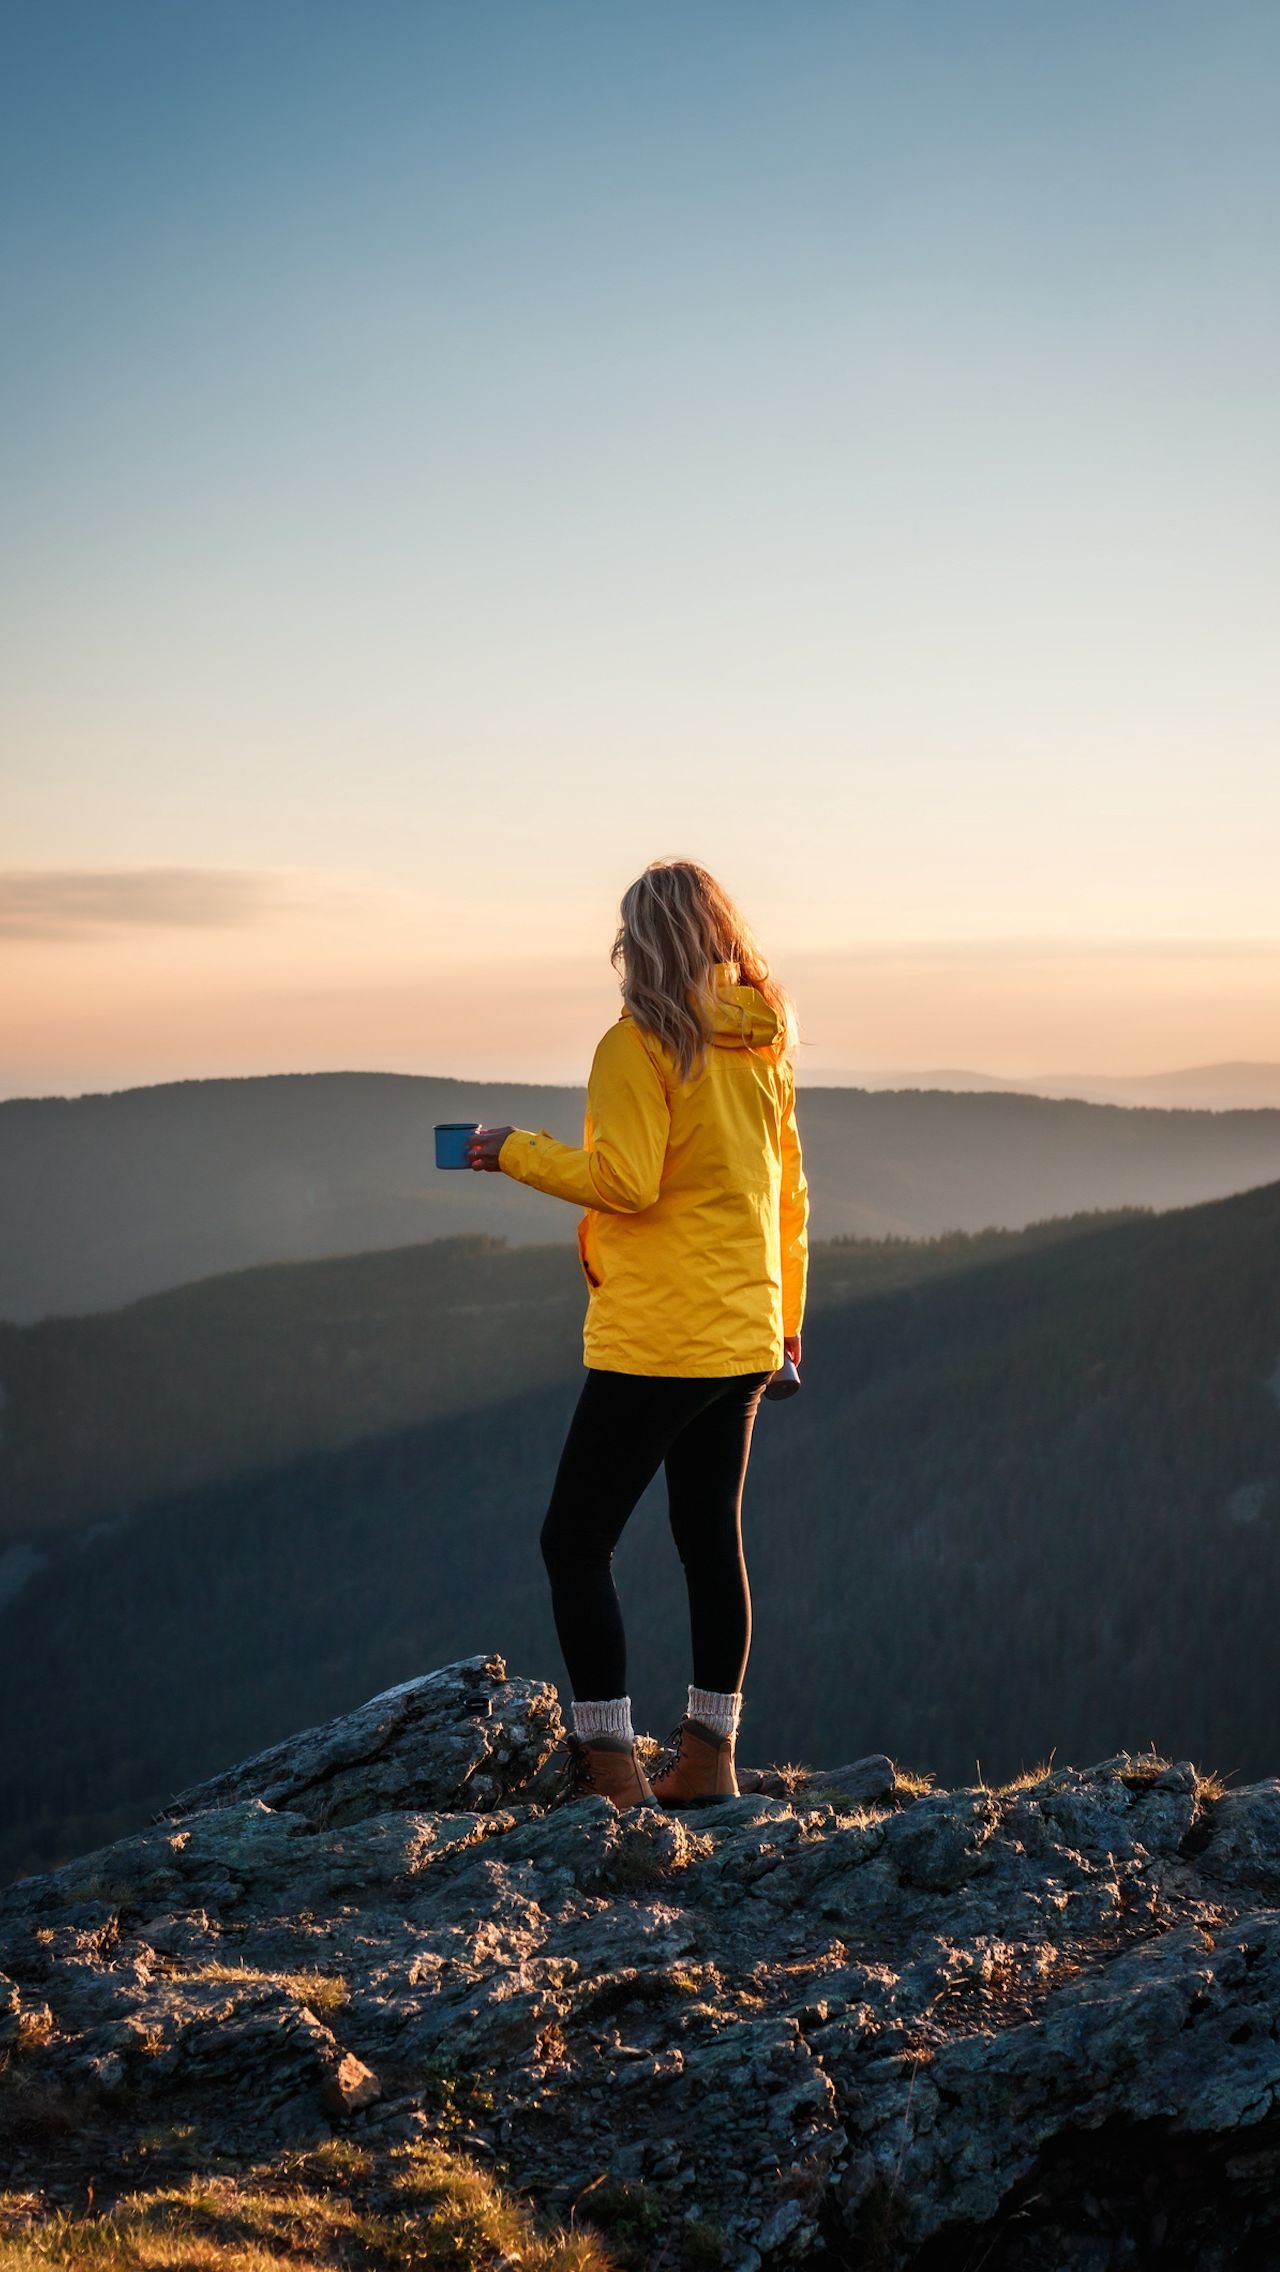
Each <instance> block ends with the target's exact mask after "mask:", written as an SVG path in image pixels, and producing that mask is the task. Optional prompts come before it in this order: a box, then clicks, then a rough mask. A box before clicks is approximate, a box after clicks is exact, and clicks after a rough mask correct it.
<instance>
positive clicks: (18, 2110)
mask: <svg viewBox="0 0 1280 2272" xmlns="http://www.w3.org/2000/svg"><path fill="white" fill-rule="evenodd" d="M561 1737H562V1729H561V1722H560V1713H559V1706H558V1700H557V1697H556V1692H555V1690H554V1689H553V1688H551V1687H549V1686H547V1685H546V1684H543V1683H538V1682H534V1681H528V1680H518V1679H508V1677H507V1674H506V1668H505V1666H504V1664H503V1662H502V1660H501V1659H500V1658H497V1657H491V1658H480V1657H477V1658H473V1659H469V1660H467V1661H466V1662H464V1663H462V1664H458V1665H451V1666H448V1667H446V1668H445V1669H444V1670H442V1671H440V1672H436V1673H432V1674H430V1675H428V1676H427V1677H425V1678H424V1679H421V1680H415V1681H409V1682H406V1683H405V1684H403V1685H402V1686H401V1687H399V1688H395V1689H391V1690H389V1691H388V1692H387V1693H386V1694H385V1695H382V1696H378V1697H375V1698H373V1699H372V1701H371V1702H370V1703H368V1704H366V1705H365V1706H363V1707H362V1708H361V1710H359V1711H357V1712H353V1713H351V1714H349V1715H346V1716H345V1717H343V1718H341V1719H338V1720H334V1721H332V1722H330V1723H329V1724H328V1725H327V1726H325V1727H322V1728H317V1729H312V1730H309V1731H308V1732H306V1733H305V1734H303V1735H300V1736H298V1737H297V1738H296V1739H294V1740H293V1741H292V1742H289V1743H285V1744H279V1745H276V1746H275V1747H273V1748H272V1749H271V1750H270V1751H267V1752H263V1753H261V1754H260V1755H259V1756H258V1757H257V1758H255V1759H251V1760H248V1761H245V1762H244V1763H243V1764H242V1765H240V1766H238V1767H236V1768H234V1769H233V1770H231V1771H230V1772H229V1773H227V1774H226V1775H222V1776H219V1777H217V1778H215V1779H214V1780H213V1781H211V1782H208V1783H205V1784H202V1785H200V1786H198V1787H196V1788H194V1789H192V1790H190V1791H186V1792H184V1793H182V1794H181V1795H180V1796H179V1797H178V1798H177V1799H175V1800H174V1801H173V1802H172V1804H171V1805H170V1806H169V1807H167V1808H166V1809H165V1810H164V1813H163V1814H162V1815H161V1816H159V1817H157V1818H156V1820H155V1821H154V1822H153V1823H152V1824H151V1825H149V1826H148V1827H147V1828H146V1829H144V1830H142V1831H140V1832H139V1833H138V1834H137V1835H135V1836H132V1837H129V1838H124V1839H121V1840H119V1841H117V1843H116V1844H114V1845H112V1846H109V1847H105V1848H103V1849H101V1850H100V1851H99V1852H97V1853H94V1854H89V1855H86V1856H84V1857H82V1858H81V1859H78V1860H76V1861H74V1862H70V1863H68V1864H66V1865H65V1866H64V1867H63V1868H61V1869H58V1870H56V1871H53V1872H51V1873H49V1874H47V1875H42V1876H39V1877H33V1878H24V1879H21V1880H20V1881H18V1883H16V1884H14V1885H11V1886H9V1887H8V1888H6V1889H5V1890H4V1891H3V1892H0V2069H2V2070H3V2071H2V2072H0V2165H3V2166H4V2170H5V2175H4V2178H3V2183H5V2184H7V2185H12V2186H18V2185H21V2186H23V2187H26V2188H28V2189H30V2188H31V2187H32V2186H33V2185H35V2186H36V2187H37V2188H41V2189H43V2198H44V2199H45V2200H46V2201H47V2202H48V2203H49V2204H51V2205H52V2204H55V2203H56V2202H58V2201H59V2200H60V2199H63V2198H68V2199H69V2198H71V2197H72V2195H73V2193H77V2192H78V2194H79V2195H80V2196H81V2197H82V2196H83V2191H84V2187H85V2184H86V2181H88V2180H91V2181H92V2183H93V2185H94V2189H95V2191H94V2197H95V2199H96V2201H97V2203H98V2204H99V2206H101V2205H102V2203H103V2202H104V2200H106V2199H108V2198H109V2197H110V2194H111V2190H112V2185H113V2182H117V2180H116V2179H115V2178H114V2177H113V2172H115V2171H116V2169H117V2166H118V2165H119V2167H120V2171H121V2174H120V2176H119V2179H118V2185H119V2186H123V2184H124V2183H125V2181H126V2178H125V2172H124V2162H123V2161H122V2159H121V2154H122V2142H123V2141H125V2140H127V2139H128V2138H129V2137H130V2136H132V2135H136V2134H137V2133H138V2131H139V2130H140V2129H142V2128H146V2129H147V2130H148V2131H149V2133H150V2134H151V2135H152V2136H153V2137H154V2136H155V2134H156V2129H157V2125H169V2126H172V2127H173V2128H174V2129H175V2130H176V2129H178V2128H181V2130H182V2133H183V2136H184V2138H185V2140H186V2146H185V2151H186V2154H187V2158H188V2160H189V2159H190V2156H191V2152H192V2151H193V2150H194V2151H196V2152H197V2154H201V2155H203V2156H205V2157H206V2159H208V2160H209V2162H210V2164H211V2165H212V2163H213V2162H214V2161H219V2162H220V2164H221V2166H226V2165H227V2164H228V2162H233V2161H234V2159H235V2157H237V2156H239V2155H246V2156H247V2155H250V2154H252V2155H254V2156H256V2157H258V2158H259V2159H260V2158H261V2156H262V2154H263V2152H264V2151H268V2150H270V2149H271V2147H272V2146H273V2145H278V2146H279V2147H280V2148H282V2149H283V2148H285V2147H289V2146H294V2145H300V2144H307V2143H310V2142H312V2141H315V2140H319V2139H323V2138H325V2137H328V2136H330V2135H332V2134H333V2133H334V2132H335V2131H337V2132H340V2133H341V2134H344V2135H351V2136H353V2137H359V2138H361V2139H362V2140H365V2141H366V2142H369V2143H373V2144H376V2143H377V2142H378V2141H383V2142H385V2143H386V2144H387V2145H388V2146H389V2145H390V2144H391V2143H392V2142H393V2141H395V2140H397V2139H403V2138H405V2137H407V2136H411V2135H413V2134H414V2133H415V2132H418V2131H421V2130H423V2129H425V2128H432V2127H435V2126H441V2127H446V2126H447V2128H448V2130H449V2133H450V2135H451V2136H452V2137H453V2138H454V2139H455V2140H456V2141H461V2142H462V2143H463V2144H464V2145H467V2146H469V2148H470V2150H471V2151H473V2152H474V2153H475V2154H476V2155H477V2156H479V2157H483V2158H484V2160H485V2162H486V2164H487V2166H489V2167H491V2168H497V2169H498V2170H500V2171H501V2172H502V2173H504V2174H505V2175H506V2176H507V2177H508V2178H509V2180H510V2182H511V2183H512V2184H513V2185H514V2186H516V2187H517V2188H519V2189H520V2190H522V2191H525V2192H527V2193H529V2194H530V2195H532V2197H533V2198H534V2199H535V2200H536V2201H537V2202H538V2203H539V2204H541V2205H542V2206H544V2207H545V2208H546V2209H547V2210H548V2211H550V2212H551V2213H553V2214H554V2215H555V2216H556V2217H558V2218H560V2219H561V2220H563V2219H565V2218H566V2217H568V2216H569V2214H570V2213H571V2212H572V2213H574V2214H575V2215H577V2216H578V2217H579V2218H580V2219H582V2218H588V2217H590V2215H591V2213H592V2201H593V2197H595V2198H599V2197H600V2189H601V2187H602V2186H603V2185H604V2184H605V2183H606V2181H607V2184H608V2186H609V2187H610V2188H612V2191H613V2194H614V2196H615V2198H616V2196H617V2193H618V2189H619V2188H623V2189H624V2190H625V2191H626V2192H627V2196H628V2198H631V2199H633V2200H634V2201H643V2203H644V2206H645V2218H644V2230H645V2232H646V2234H647V2236H648V2237H647V2239H646V2243H645V2248H646V2253H645V2257H644V2261H646V2262H649V2263H652V2264H654V2265H672V2266H676V2265H680V2264H683V2263H686V2262H692V2261H695V2255H694V2254H693V2253H686V2251H692V2247H693V2242H692V2239H691V2236H694V2235H696V2236H697V2251H698V2253H697V2254H696V2261H699V2262H702V2263H711V2262H715V2261H717V2260H718V2261H721V2262H723V2263H724V2264H725V2265H726V2266H727V2267H730V2268H732V2267H741V2268H743V2272H756V2268H757V2267H758V2266H761V2265H767V2266H775V2265H776V2266H784V2265H788V2264H797V2263H804V2262H808V2261H814V2262H818V2261H821V2260H823V2259H824V2258H825V2259H826V2260H827V2261H829V2262H832V2263H834V2264H848V2265H853V2264H857V2265H867V2266H885V2267H897V2266H903V2267H906V2266H915V2265H919V2266H920V2267H922V2268H924V2267H937V2268H941V2267H943V2266H950V2265H953V2264H954V2265H956V2266H960V2265H963V2264H967V2263H974V2264H976V2263H978V2262H981V2263H982V2264H983V2265H984V2267H985V2268H986V2272H998V2268H1000V2267H1015V2266H1016V2267H1027V2268H1030V2267H1037V2268H1043V2272H1048V2268H1050V2267H1061V2266H1066V2265H1070V2266H1072V2267H1077V2266H1079V2267H1086V2268H1088V2272H1107V2268H1110V2267H1112V2266H1116V2267H1120V2266H1128V2265H1141V2264H1145V2263H1148V2262H1150V2263H1153V2264H1155V2263H1159V2264H1162V2265H1166V2264H1167V2265H1182V2264H1186V2265H1189V2266H1191V2265H1194V2266H1207V2267H1212V2266H1221V2267H1223V2272H1226V2267H1228V2266H1235V2265H1238V2264H1244V2263H1256V2264H1258V2265H1262V2264H1270V2263H1273V2262H1280V2193H1278V2187H1277V2177H1278V2175H1280V2112H1278V2107H1280V1908H1278V1906H1277V1905H1278V1904H1280V1782H1267V1783H1261V1784H1257V1785H1255V1786H1253V1787H1252V1788H1249V1789H1243V1790H1237V1791H1232V1792H1229V1793H1223V1791H1222V1789H1221V1786H1220V1785H1218V1784H1217V1783H1216V1782H1214V1781H1212V1780H1211V1779H1210V1778H1208V1777H1206V1776H1204V1775H1202V1774H1201V1773H1200V1772H1199V1771H1198V1770H1197V1768H1196V1767H1195V1766H1194V1765H1192V1763H1191V1762H1189V1761H1180V1762H1177V1763H1174V1764H1168V1763H1166V1762H1163V1761H1160V1760H1157V1759H1154V1758H1152V1757H1149V1756H1134V1755H1130V1754H1127V1753H1126V1754H1120V1755H1119V1756H1117V1757H1116V1758H1114V1759H1109V1760H1105V1761H1103V1762H1101V1763H1100V1764H1098V1765H1096V1766H1093V1767H1089V1768H1083V1769H1076V1768H1059V1769H1056V1770H1054V1771H1052V1772H1049V1773H1045V1774H1044V1775H1042V1776H1040V1777H1039V1778H1038V1779H1037V1780H1033V1781H1028V1782H1026V1783H1024V1784H1023V1785H1021V1786H1020V1787H1016V1788H1015V1787H1011V1788H1009V1789H1007V1790H1005V1791H1002V1792H997V1791H992V1790H989V1789H987V1788H986V1787H985V1786H981V1785H979V1786H975V1787H972V1788H969V1789H964V1790H956V1791H934V1790H928V1789H925V1790H921V1789H920V1787H919V1785H918V1784H917V1783H910V1784H908V1783H906V1782H901V1781H899V1780H898V1778H897V1776H896V1773H895V1770H894V1768H893V1765H892V1763H891V1762H890V1761H889V1760H887V1759H871V1760H863V1761H857V1762H854V1763H852V1764H851V1765H850V1766H848V1767H845V1768H841V1769H838V1770H831V1771H828V1772H826V1773H815V1774H814V1775H812V1776H809V1777H798V1776H796V1775H795V1774H794V1773H790V1772H789V1773H788V1774H786V1775H783V1774H782V1773H780V1772H778V1771H774V1772H772V1773H770V1772H769V1771H766V1770H761V1771H759V1772H758V1773H757V1774H755V1775H754V1776H750V1777H748V1776H745V1775H744V1777H743V1780H744V1782H749V1783H751V1784H752V1785H753V1786H754V1787H752V1788H750V1789H748V1790H745V1791H744V1795H743V1796H742V1797H741V1798H740V1799H737V1800H731V1801H729V1802H728V1803H726V1804H723V1805H720V1806H718V1807H716V1808H714V1809H703V1810H701V1811H699V1812H697V1813H695V1814H686V1815H675V1814H668V1813H663V1812H662V1811H661V1810H658V1809H645V1810H641V1811H638V1812H635V1813H629V1814H624V1815H619V1814H618V1813H617V1812H616V1811H615V1810H614V1808H613V1807H611V1806H610V1805H609V1804H608V1803H607V1802H605V1801H603V1800H598V1799H587V1800H578V1801H575V1802H573V1803H564V1802H563V1801H561V1800H560V1798H559V1796H558V1792H559V1782H558V1765H559V1761H558V1749H559V1746H560V1743H561ZM192 2140H194V2141H195V2146H194V2149H193V2147H192V2143H191V2141H192ZM51 2141H52V2142H53V2144H52V2145H51V2143H50V2142H51ZM54 2148H56V2150H54ZM125 2159H126V2160H127V2157H125ZM130 2181H133V2180H132V2179H131V2180H130ZM717 2251H718V2252H719V2254H718V2256H717Z"/></svg>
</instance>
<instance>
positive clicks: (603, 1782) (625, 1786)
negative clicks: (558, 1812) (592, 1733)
mask: <svg viewBox="0 0 1280 2272" xmlns="http://www.w3.org/2000/svg"><path fill="white" fill-rule="evenodd" d="M565 1749H566V1750H567V1752H568V1754H569V1765H568V1774H567V1777H566V1787H565V1794H564V1795H565V1797H566V1798H567V1799H581V1798H586V1797H587V1796H588V1795H594V1796H595V1797H596V1798H598V1799H611V1800H612V1801H613V1804H614V1805H615V1807H618V1808H619V1809H624V1808H626V1807H651V1806H652V1805H653V1803H654V1801H653V1792H652V1791H651V1790H650V1788H649V1778H648V1776H647V1775H646V1774H645V1771H644V1769H643V1767H642V1766H641V1765H640V1762H639V1760H638V1759H637V1758H636V1751H635V1745H634V1743H628V1742H627V1741H626V1740H625V1738H624V1737H622V1736H597V1737H596V1740H595V1742H594V1743H584V1742H583V1741H582V1739H581V1737H580V1736H566V1738H565Z"/></svg>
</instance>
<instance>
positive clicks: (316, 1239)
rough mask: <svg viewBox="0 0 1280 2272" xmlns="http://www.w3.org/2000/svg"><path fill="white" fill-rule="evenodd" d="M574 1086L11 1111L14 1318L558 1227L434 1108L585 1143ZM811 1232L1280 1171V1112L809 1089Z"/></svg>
mask: <svg viewBox="0 0 1280 2272" xmlns="http://www.w3.org/2000/svg"><path fill="white" fill-rule="evenodd" d="M582 1106H583V1098H582V1093H581V1091H579V1090H575V1089H572V1088H536V1087H520V1086H515V1085H511V1084H485V1083H480V1082H460V1081H442V1080H434V1079H429V1078H426V1077H423V1078H418V1077H415V1076H411V1075H407V1074H406V1075H400V1074H390V1073H312V1074H280V1075H274V1076H270V1077H264V1078H261V1079H245V1080H207V1081H178V1082H171V1083H165V1084H162V1085H160V1086H157V1087H153V1088H141V1089H125V1090H121V1091H118V1092H114V1093H110V1094H104V1095H97V1096H85V1097H73V1098H62V1097H44V1098H11V1099H9V1100H7V1101H6V1102H3V1103H0V1318H7V1319H10V1320H12V1321H14V1322H16V1323H26V1322H30V1321H32V1320H35V1319H38V1318H43V1317H47V1316H75V1315H81V1314H84V1313H89V1312H96V1311H103V1310H109V1309H113V1308H115V1307H117V1306H118V1305H119V1304H120V1303H123V1302H128V1301H132V1300H133V1299H135V1298H136V1297H138V1296H140V1295H145V1294H150V1293H155V1292H159V1291H161V1290H163V1289H165V1288H178V1287H182V1286H185V1285H187V1284H189V1283H190V1282H191V1281H192V1280H195V1279H200V1278H208V1277H213V1276H216V1275H218V1274H220V1273H222V1272H225V1271H228V1270H234V1269H238V1268H242V1267H246V1266H250V1265H255V1264H260V1263H268V1262H278V1261H285V1260H297V1261H309V1260H316V1259H319V1258H321V1257H324V1256H342V1255H355V1254H360V1253H365V1252H369V1251H373V1250H379V1249H394V1248H399V1247H404V1246H407V1245H417V1244H421V1243H423V1242H425V1241H428V1240H433V1239H439V1238H445V1237H449V1236H451V1235H454V1234H457V1233H466V1232H480V1233H488V1234H491V1235H497V1236H500V1237H502V1238H505V1239H507V1240H509V1241H510V1242H512V1243H513V1244H517V1243H518V1244H524V1245H540V1244H545V1243H546V1242H548V1241H556V1240H559V1241H564V1242H567V1244H568V1246H569V1247H570V1249H571V1248H572V1237H571V1217H570V1214H569V1211H568V1210H567V1209H566V1208H565V1207H564V1206H563V1204H562V1203H561V1202H559V1201H557V1200H554V1199H549V1198H546V1197H544V1196H543V1195H542V1194H540V1193H537V1192H531V1191H528V1190H525V1189H522V1188H519V1187H517V1186H516V1185H515V1184H513V1183H511V1182H510V1181H509V1179H508V1178H506V1177H505V1176H477V1175H471V1174H467V1173H465V1172H463V1173H459V1174H444V1173H441V1172H440V1171H438V1170H437V1169H436V1167H435V1166H434V1162H433V1152H432V1126H433V1124H434V1122H436V1121H438V1120H484V1121H487V1122H489V1123H491V1124H493V1125H502V1124H504V1123H508V1122H509V1123H511V1124H512V1125H515V1126H528V1127H535V1128H537V1127H546V1128H549V1129H550V1130H551V1132H552V1133H553V1134H554V1135H557V1136H560V1137H562V1138H565V1139H566V1140H568V1141H569V1142H574V1143H576V1142H579V1141H580V1140H581V1131H582ZM798 1116H799V1121H800V1128H801V1134H802V1138H803V1141H804V1146H805V1157H806V1165H807V1169H808V1174H809V1180H810V1186H811V1191H812V1204H813V1223H812V1231H813V1237H814V1238H815V1240H824V1239H831V1238H834V1237H842V1236H847V1235H851V1234H857V1235H861V1236H864V1237H881V1236H886V1235H896V1236H901V1237H909V1238H919V1237H924V1236H930V1235H933V1234H936V1233H940V1232H944V1231H950V1230H968V1231H977V1230H982V1229H984V1228H986V1227H987V1226H998V1227H1004V1228H1009V1229H1017V1228H1020V1227H1023V1226H1025V1225H1028V1224H1031V1223H1035V1222H1038V1221H1044V1220H1046V1219H1048V1218H1050V1217H1056V1216H1062V1215H1070V1214H1074V1213H1077V1212H1079V1211H1080V1210H1081V1209H1086V1208H1115V1207H1125V1206H1147V1207H1155V1208H1167V1207H1178V1206H1185V1205H1188V1204H1191V1203H1193V1202H1196V1201H1199V1200H1206V1199H1213V1198H1217V1197H1221V1196H1225V1195H1226V1194H1228V1193H1231V1192H1234V1191H1243V1190H1247V1189H1249V1188H1251V1187H1253V1186H1257V1185H1261V1184H1265V1183H1268V1182H1271V1181H1273V1180H1274V1179H1275V1178H1277V1177H1280V1110H1276V1109H1268V1110H1265V1111H1238V1112H1214V1111H1188V1110H1172V1109H1170V1110H1163V1109H1162V1110H1155V1109H1148V1110H1134V1109H1126V1108H1123V1107H1121V1106H1119V1105H1114V1104H1088V1103H1082V1102H1079V1101H1071V1100H1062V1101H1052V1100H1049V1099H1046V1098H1043V1097H1038V1096H1030V1095H1018V1094H1012V1093H1009V1092H1008V1091H1005V1090H993V1091H990V1092H987V1093H978V1094H956V1093H950V1092H946V1091H934V1092H930V1091H926V1090H914V1091H895V1090H887V1091H886V1090H880V1091H875V1092H871V1091H868V1090H864V1089H849V1088H827V1087H823V1086H821V1085H820V1084H819V1085H814V1086H811V1087H806V1088H802V1090H801V1092H800V1098H799V1103H798Z"/></svg>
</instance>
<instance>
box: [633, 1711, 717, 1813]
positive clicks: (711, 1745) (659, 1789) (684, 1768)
mask: <svg viewBox="0 0 1280 2272" xmlns="http://www.w3.org/2000/svg"><path fill="white" fill-rule="evenodd" d="M652 1790H653V1795H654V1798H655V1799H656V1800H657V1802H658V1805H659V1806H660V1807H702V1806H709V1805H711V1804H712V1803H713V1802H714V1801H715V1800H716V1799H736V1798H737V1797H738V1778H737V1776H736V1774H735V1773H734V1768H733V1737H732V1736H718V1735H717V1734H716V1733H715V1731H714V1729H712V1728H704V1727H703V1726H702V1723H701V1722H700V1721H699V1720H691V1719H690V1718H689V1717H688V1714H687V1713H686V1715H685V1717H684V1719H683V1720H681V1722H680V1725H679V1727H678V1728H677V1729H676V1730H675V1732H674V1734H673V1735H672V1737H671V1739H670V1742H669V1744H668V1747H667V1751H666V1753H665V1754H664V1755H663V1759H662V1763H661V1765H660V1766H659V1768H658V1771H657V1773H656V1775H655V1776H654V1778H653V1784H652Z"/></svg>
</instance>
